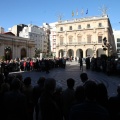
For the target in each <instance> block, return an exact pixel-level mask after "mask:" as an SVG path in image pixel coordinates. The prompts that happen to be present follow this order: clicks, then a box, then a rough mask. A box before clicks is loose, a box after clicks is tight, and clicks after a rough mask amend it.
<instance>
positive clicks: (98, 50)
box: [97, 48, 105, 57]
mask: <svg viewBox="0 0 120 120" xmlns="http://www.w3.org/2000/svg"><path fill="white" fill-rule="evenodd" d="M104 54H105V52H104V50H103V49H102V48H99V49H97V57H101V55H104Z"/></svg>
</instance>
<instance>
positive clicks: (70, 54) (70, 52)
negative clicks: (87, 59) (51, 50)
mask: <svg viewBox="0 0 120 120" xmlns="http://www.w3.org/2000/svg"><path fill="white" fill-rule="evenodd" d="M67 56H68V58H71V57H75V56H74V51H73V49H69V50H68V51H67Z"/></svg>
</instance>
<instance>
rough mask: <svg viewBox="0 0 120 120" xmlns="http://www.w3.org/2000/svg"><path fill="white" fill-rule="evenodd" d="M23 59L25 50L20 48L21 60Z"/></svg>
mask: <svg viewBox="0 0 120 120" xmlns="http://www.w3.org/2000/svg"><path fill="white" fill-rule="evenodd" d="M25 57H26V50H25V48H22V49H21V59H23V58H25Z"/></svg>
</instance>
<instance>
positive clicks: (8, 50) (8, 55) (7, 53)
mask: <svg viewBox="0 0 120 120" xmlns="http://www.w3.org/2000/svg"><path fill="white" fill-rule="evenodd" d="M4 54H5V60H11V59H12V50H11V48H10V47H5V51H4Z"/></svg>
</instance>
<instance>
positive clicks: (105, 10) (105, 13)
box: [99, 5, 108, 16]
mask: <svg viewBox="0 0 120 120" xmlns="http://www.w3.org/2000/svg"><path fill="white" fill-rule="evenodd" d="M99 10H100V11H101V12H102V15H103V16H104V15H107V11H108V8H107V7H106V6H105V5H103V6H102V7H100V8H99Z"/></svg>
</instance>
